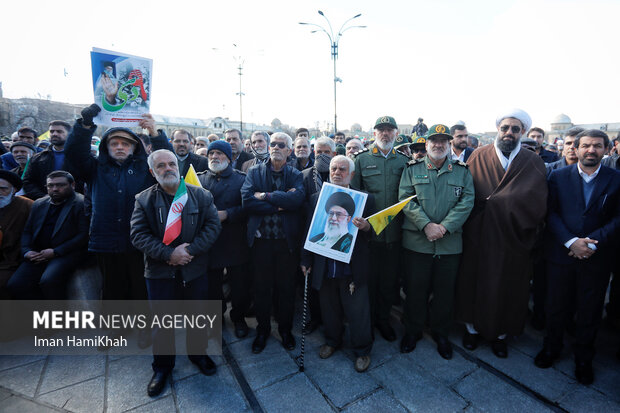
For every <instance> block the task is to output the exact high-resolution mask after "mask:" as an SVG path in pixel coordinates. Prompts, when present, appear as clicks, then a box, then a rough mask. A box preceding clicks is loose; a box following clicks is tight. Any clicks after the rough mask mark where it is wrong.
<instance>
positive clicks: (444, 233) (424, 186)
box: [399, 125, 474, 359]
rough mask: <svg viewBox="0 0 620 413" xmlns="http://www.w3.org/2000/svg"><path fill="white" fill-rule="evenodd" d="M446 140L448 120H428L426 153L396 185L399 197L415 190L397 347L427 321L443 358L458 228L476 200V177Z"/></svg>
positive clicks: (407, 225) (404, 346)
mask: <svg viewBox="0 0 620 413" xmlns="http://www.w3.org/2000/svg"><path fill="white" fill-rule="evenodd" d="M450 140H452V136H451V135H450V133H449V130H448V127H447V126H445V125H434V126H431V128H430V129H429V131H428V132H427V134H426V152H427V155H426V156H424V157H423V158H421V159H414V160H412V161H410V162H409V164H408V166H407V168H406V169H405V171H404V172H403V175H402V177H401V180H400V188H399V199H400V200H404V199H406V198H409V197H410V196H412V195H417V199H414V200H412V201H411V202H409V203H408V204H407V205H406V206H405V208H404V209H403V213H404V214H405V222H404V224H403V248H404V252H403V254H404V259H405V262H407V266H406V269H405V277H404V281H405V283H404V285H405V292H406V293H407V298H406V300H405V305H404V323H405V329H406V333H405V336H404V337H403V339H402V341H401V345H400V351H401V352H402V353H409V352H411V351H413V350H414V349H415V347H416V342H417V341H418V340H419V339H420V338H422V331H423V330H424V326H425V325H426V324H427V322H428V325H429V327H430V330H431V333H432V335H433V339H434V340H435V342H436V343H437V351H438V352H439V355H440V356H441V357H443V358H444V359H450V358H452V345H451V344H450V341H448V333H449V331H450V326H451V324H452V309H453V308H454V288H455V284H456V276H457V273H458V268H459V262H460V259H461V253H462V251H463V241H462V237H461V234H462V230H461V228H462V226H463V224H464V223H465V220H466V219H467V217H468V216H469V214H470V212H471V210H472V208H473V206H474V181H473V179H472V177H471V174H470V173H469V170H468V169H467V165H466V164H465V163H464V162H461V161H459V160H455V159H453V158H452V157H451V156H450V155H449V154H450V151H451V149H450ZM431 294H432V295H433V300H432V301H431V303H430V304H429V297H430V295H431ZM427 314H428V316H427ZM427 319H428V320H427Z"/></svg>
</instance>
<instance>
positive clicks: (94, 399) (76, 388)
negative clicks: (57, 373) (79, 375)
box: [37, 377, 105, 413]
mask: <svg viewBox="0 0 620 413" xmlns="http://www.w3.org/2000/svg"><path fill="white" fill-rule="evenodd" d="M104 388H105V378H104V377H98V378H96V379H92V380H87V381H83V382H81V383H78V384H75V385H73V386H69V387H65V388H63V389H60V390H56V391H53V392H50V393H47V394H44V395H42V396H40V397H38V398H37V400H41V401H44V402H46V403H49V404H52V405H54V406H57V407H59V408H61V409H67V410H70V411H72V412H78V413H81V412H84V413H94V412H103V399H104Z"/></svg>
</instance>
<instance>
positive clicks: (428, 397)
mask: <svg viewBox="0 0 620 413" xmlns="http://www.w3.org/2000/svg"><path fill="white" fill-rule="evenodd" d="M370 374H371V375H372V376H373V377H375V378H376V379H377V380H378V381H379V382H381V383H382V384H383V387H384V388H385V389H387V390H388V391H390V392H392V394H393V397H394V398H395V399H397V400H399V401H400V402H401V403H402V404H403V405H404V406H405V407H406V408H407V409H409V410H411V411H423V412H446V411H452V412H453V411H457V410H462V409H464V408H465V407H466V406H467V402H466V401H465V400H463V399H462V398H461V397H460V396H459V395H458V394H456V393H455V392H454V391H452V389H450V388H449V387H447V386H445V385H443V384H442V383H441V382H439V381H437V380H436V379H434V378H432V377H430V376H429V374H428V373H427V372H425V371H423V370H421V369H420V368H419V367H417V366H416V365H415V363H414V362H413V361H411V360H410V359H409V358H407V357H404V356H402V355H399V356H397V357H394V358H393V359H392V360H390V361H389V362H387V363H385V364H384V365H382V366H380V367H378V368H376V369H374V370H372V371H371V372H370Z"/></svg>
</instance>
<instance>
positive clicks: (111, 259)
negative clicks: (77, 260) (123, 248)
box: [97, 250, 147, 300]
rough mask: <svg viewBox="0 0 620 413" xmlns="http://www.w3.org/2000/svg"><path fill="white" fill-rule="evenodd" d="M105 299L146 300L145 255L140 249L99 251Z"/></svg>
mask: <svg viewBox="0 0 620 413" xmlns="http://www.w3.org/2000/svg"><path fill="white" fill-rule="evenodd" d="M97 265H98V266H99V270H100V271H101V275H102V276H103V299H104V300H146V299H147V294H146V284H145V281H144V255H143V254H142V252H140V251H137V250H136V251H131V252H120V253H108V252H98V253H97Z"/></svg>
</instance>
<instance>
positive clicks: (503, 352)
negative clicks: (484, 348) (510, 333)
mask: <svg viewBox="0 0 620 413" xmlns="http://www.w3.org/2000/svg"><path fill="white" fill-rule="evenodd" d="M491 350H493V354H495V355H496V356H497V357H499V358H501V359H505V358H506V357H508V344H506V339H505V338H504V339H499V338H498V339H495V340H494V341H493V343H492V344H491Z"/></svg>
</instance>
